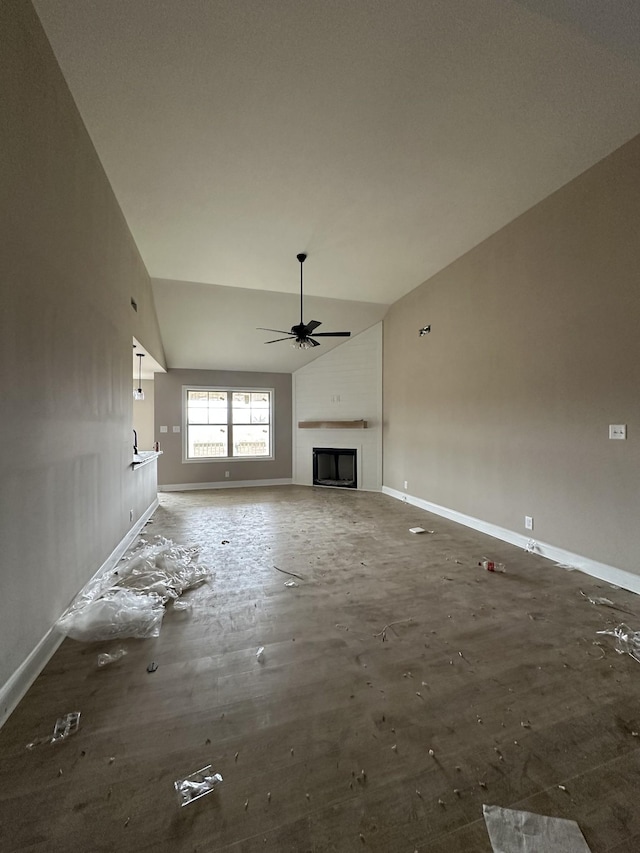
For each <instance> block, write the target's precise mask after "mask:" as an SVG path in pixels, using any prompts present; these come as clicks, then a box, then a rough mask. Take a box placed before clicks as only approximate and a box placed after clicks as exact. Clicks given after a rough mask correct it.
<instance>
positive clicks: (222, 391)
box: [184, 387, 273, 460]
mask: <svg viewBox="0 0 640 853" xmlns="http://www.w3.org/2000/svg"><path fill="white" fill-rule="evenodd" d="M272 400H273V391H271V390H269V391H264V390H261V391H253V390H234V389H231V388H187V387H185V389H184V412H185V430H184V432H185V447H186V450H185V459H187V460H204V459H230V458H232V459H255V458H269V457H270V456H271V437H272V436H271V421H272V415H271V403H272Z"/></svg>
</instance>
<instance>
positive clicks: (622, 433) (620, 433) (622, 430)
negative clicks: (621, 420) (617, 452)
mask: <svg viewBox="0 0 640 853" xmlns="http://www.w3.org/2000/svg"><path fill="white" fill-rule="evenodd" d="M626 437H627V425H626V424H609V438H618V439H622V440H623V441H624V439H625V438H626Z"/></svg>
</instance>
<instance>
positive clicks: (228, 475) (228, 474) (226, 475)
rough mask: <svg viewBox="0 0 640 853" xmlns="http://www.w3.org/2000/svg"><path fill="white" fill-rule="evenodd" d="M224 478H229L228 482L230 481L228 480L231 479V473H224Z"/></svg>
mask: <svg viewBox="0 0 640 853" xmlns="http://www.w3.org/2000/svg"><path fill="white" fill-rule="evenodd" d="M224 476H225V477H226V478H227V480H228V479H229V477H230V473H229V471H225V472H224Z"/></svg>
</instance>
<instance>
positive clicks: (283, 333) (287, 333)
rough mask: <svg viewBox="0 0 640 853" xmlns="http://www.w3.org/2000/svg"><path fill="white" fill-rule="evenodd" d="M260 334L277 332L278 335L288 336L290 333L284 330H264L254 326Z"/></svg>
mask: <svg viewBox="0 0 640 853" xmlns="http://www.w3.org/2000/svg"><path fill="white" fill-rule="evenodd" d="M256 328H257V329H258V331H260V332H277V333H278V334H279V335H290V334H291V332H285V330H284V329H265V328H264V327H263V326H256Z"/></svg>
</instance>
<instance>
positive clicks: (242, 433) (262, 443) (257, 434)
mask: <svg viewBox="0 0 640 853" xmlns="http://www.w3.org/2000/svg"><path fill="white" fill-rule="evenodd" d="M233 455H234V456H268V455H269V427H268V426H267V427H263V426H236V427H234V428H233Z"/></svg>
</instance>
